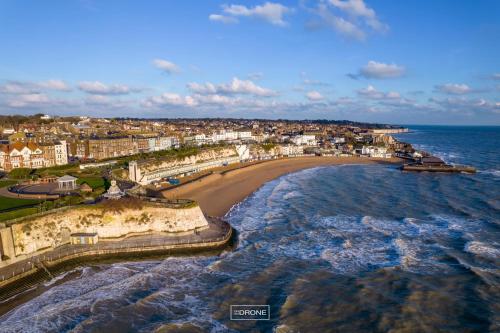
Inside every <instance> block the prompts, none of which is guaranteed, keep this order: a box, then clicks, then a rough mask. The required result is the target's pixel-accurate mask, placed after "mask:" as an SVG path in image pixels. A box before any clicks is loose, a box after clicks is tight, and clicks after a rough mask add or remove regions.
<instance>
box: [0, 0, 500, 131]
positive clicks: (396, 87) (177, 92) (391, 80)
mask: <svg viewBox="0 0 500 333" xmlns="http://www.w3.org/2000/svg"><path fill="white" fill-rule="evenodd" d="M276 1H277V2H272V1H269V2H265V1H239V2H238V1H235V2H232V1H222V2H221V1H197V0H183V1H163V0H158V1H153V0H151V1H121V0H120V1H118V0H117V1H111V0H109V1H93V0H79V1H70V0H60V1H56V0H54V1H49V2H46V1H25V0H2V1H0V45H1V49H0V114H31V113H39V112H42V113H49V114H59V115H92V116H109V117H114V116H131V117H138V116H140V117H247V118H290V119H306V118H307V119H318V118H322V119H350V120H358V121H376V122H389V123H400V124H470V125H477V124H495V125H500V1H497V0H490V1H456V0H440V1H431V0H429V1H423V0H415V1H412V0H405V1H388V0H386V1H375V0H295V1H279V0H276Z"/></svg>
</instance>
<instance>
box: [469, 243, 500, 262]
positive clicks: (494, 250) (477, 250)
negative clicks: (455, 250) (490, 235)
mask: <svg viewBox="0 0 500 333" xmlns="http://www.w3.org/2000/svg"><path fill="white" fill-rule="evenodd" d="M464 251H466V252H469V253H472V254H475V255H478V256H481V257H484V258H488V259H495V260H500V248H499V246H498V245H496V246H495V245H494V244H486V243H483V242H479V241H470V242H467V244H465V247H464Z"/></svg>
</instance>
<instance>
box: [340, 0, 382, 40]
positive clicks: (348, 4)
mask: <svg viewBox="0 0 500 333" xmlns="http://www.w3.org/2000/svg"><path fill="white" fill-rule="evenodd" d="M330 4H332V5H333V6H335V7H337V8H338V9H340V10H342V11H344V12H346V13H347V14H348V15H350V16H351V17H360V18H362V19H364V21H365V23H366V24H367V25H368V26H369V27H371V28H372V29H374V30H377V31H382V32H383V31H386V30H388V26H387V25H386V24H384V23H382V22H380V21H379V20H378V18H377V14H376V13H375V11H374V10H373V9H372V8H369V7H367V6H366V4H365V3H364V1H363V0H347V1H341V0H330Z"/></svg>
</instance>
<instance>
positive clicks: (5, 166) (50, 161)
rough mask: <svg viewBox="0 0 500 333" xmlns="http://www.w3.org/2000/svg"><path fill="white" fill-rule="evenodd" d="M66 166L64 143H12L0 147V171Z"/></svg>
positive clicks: (66, 152)
mask: <svg viewBox="0 0 500 333" xmlns="http://www.w3.org/2000/svg"><path fill="white" fill-rule="evenodd" d="M64 164H68V151H67V147H66V141H64V140H63V141H57V142H54V143H52V144H43V145H39V144H36V143H34V142H28V143H23V142H14V143H11V144H6V145H0V170H3V171H7V172H9V171H11V170H12V169H16V168H31V169H38V168H44V167H51V166H55V165H64Z"/></svg>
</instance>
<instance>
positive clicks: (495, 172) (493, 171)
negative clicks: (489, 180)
mask: <svg viewBox="0 0 500 333" xmlns="http://www.w3.org/2000/svg"><path fill="white" fill-rule="evenodd" d="M479 173H482V174H486V175H493V176H494V177H500V170H497V169H487V170H479Z"/></svg>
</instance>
